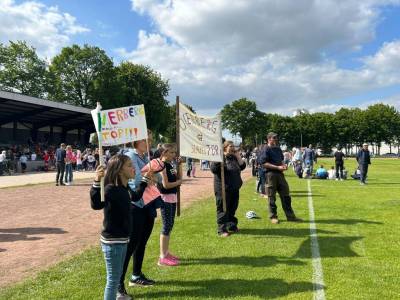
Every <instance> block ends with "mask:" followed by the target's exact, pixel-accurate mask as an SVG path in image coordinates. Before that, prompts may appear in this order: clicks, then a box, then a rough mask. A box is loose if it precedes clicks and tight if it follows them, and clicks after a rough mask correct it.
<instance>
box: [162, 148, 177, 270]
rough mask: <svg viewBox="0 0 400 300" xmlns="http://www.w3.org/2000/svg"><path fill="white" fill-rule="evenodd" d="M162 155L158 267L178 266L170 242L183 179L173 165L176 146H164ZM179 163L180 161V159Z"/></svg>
mask: <svg viewBox="0 0 400 300" xmlns="http://www.w3.org/2000/svg"><path fill="white" fill-rule="evenodd" d="M160 153H161V157H160V159H161V161H163V162H164V165H165V168H164V170H163V171H162V172H161V177H162V184H161V185H160V187H159V188H160V192H161V198H162V199H163V201H164V205H163V207H161V216H162V224H163V226H162V230H161V234H160V258H159V260H158V265H159V266H177V265H179V258H178V257H176V256H174V255H172V254H171V253H170V252H169V241H170V234H171V231H172V228H173V226H174V220H175V212H176V202H177V196H176V195H177V187H178V186H180V185H181V184H182V179H180V178H178V176H177V171H176V169H175V168H174V166H173V165H172V163H171V162H172V161H174V160H175V159H176V146H175V145H173V144H164V145H162V147H161V149H160ZM179 163H180V159H178V164H179Z"/></svg>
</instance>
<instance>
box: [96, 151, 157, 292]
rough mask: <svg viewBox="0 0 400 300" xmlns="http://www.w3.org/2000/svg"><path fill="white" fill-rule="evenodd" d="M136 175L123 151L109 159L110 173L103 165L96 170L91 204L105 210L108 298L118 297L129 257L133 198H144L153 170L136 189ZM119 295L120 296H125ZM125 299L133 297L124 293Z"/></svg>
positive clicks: (106, 290)
mask: <svg viewBox="0 0 400 300" xmlns="http://www.w3.org/2000/svg"><path fill="white" fill-rule="evenodd" d="M104 173H105V178H104V185H105V188H104V202H102V201H101V191H100V180H101V178H102V177H104ZM134 176H135V171H134V169H133V166H132V161H131V160H130V159H129V157H127V156H125V155H121V154H117V155H114V156H113V157H111V159H110V160H109V162H108V165H107V172H104V168H103V167H102V166H98V167H97V169H96V177H95V181H94V183H93V186H92V188H91V190H90V200H91V202H90V204H91V207H92V208H93V209H95V210H100V209H103V211H104V220H103V230H102V232H101V235H100V241H101V248H102V251H103V253H104V260H105V263H106V271H107V284H106V287H105V290H104V299H105V300H111V299H112V300H115V299H116V297H117V290H118V285H119V281H120V277H121V274H122V268H123V264H124V260H125V253H126V249H127V244H128V242H129V236H130V231H131V228H132V225H131V223H132V219H131V213H130V208H131V201H138V200H140V199H141V198H142V195H143V192H144V190H145V188H146V186H147V182H148V180H149V178H150V177H151V173H150V172H149V173H146V174H145V176H143V179H142V182H141V184H140V185H139V186H138V188H137V189H136V190H135V191H133V190H131V189H130V188H129V186H128V180H129V179H130V178H133V177H134ZM120 296H121V295H119V299H121V297H120ZM122 296H123V298H122V299H131V297H130V296H128V295H122Z"/></svg>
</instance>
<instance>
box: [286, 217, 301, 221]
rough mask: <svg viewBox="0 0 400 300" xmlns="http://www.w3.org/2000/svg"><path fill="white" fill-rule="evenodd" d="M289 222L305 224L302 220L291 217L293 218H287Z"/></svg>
mask: <svg viewBox="0 0 400 300" xmlns="http://www.w3.org/2000/svg"><path fill="white" fill-rule="evenodd" d="M287 220H288V222H303V220H302V219H300V218H297V217H291V218H287Z"/></svg>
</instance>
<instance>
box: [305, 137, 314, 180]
mask: <svg viewBox="0 0 400 300" xmlns="http://www.w3.org/2000/svg"><path fill="white" fill-rule="evenodd" d="M314 162H317V155H316V153H315V151H314V149H313V146H312V145H311V144H310V145H308V148H305V149H304V153H303V164H304V166H307V165H309V166H310V170H311V174H312V173H313V168H314Z"/></svg>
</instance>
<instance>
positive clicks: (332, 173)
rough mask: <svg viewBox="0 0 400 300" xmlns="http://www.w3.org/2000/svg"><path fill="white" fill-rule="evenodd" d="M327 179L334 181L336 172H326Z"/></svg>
mask: <svg viewBox="0 0 400 300" xmlns="http://www.w3.org/2000/svg"><path fill="white" fill-rule="evenodd" d="M328 179H336V171H335V170H332V169H330V170H328Z"/></svg>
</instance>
